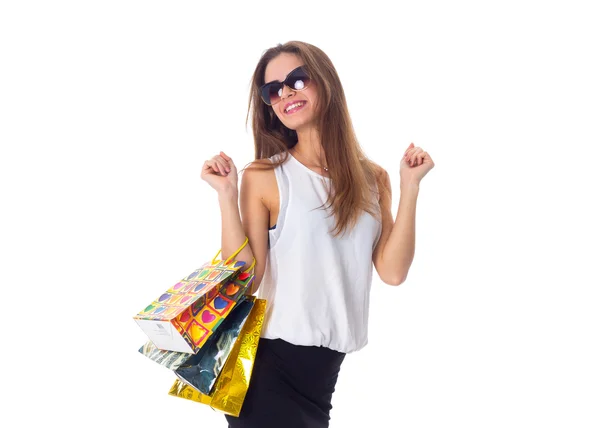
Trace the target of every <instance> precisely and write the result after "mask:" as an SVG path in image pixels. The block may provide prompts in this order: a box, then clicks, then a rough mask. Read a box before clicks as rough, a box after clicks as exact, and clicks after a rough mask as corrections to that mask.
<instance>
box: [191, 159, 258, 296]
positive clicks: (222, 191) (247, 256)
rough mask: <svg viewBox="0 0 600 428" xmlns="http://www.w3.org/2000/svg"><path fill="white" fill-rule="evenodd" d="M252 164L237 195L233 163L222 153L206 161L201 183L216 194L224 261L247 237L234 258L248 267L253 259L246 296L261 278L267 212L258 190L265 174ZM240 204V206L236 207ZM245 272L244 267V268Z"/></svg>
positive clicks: (236, 175) (245, 172)
mask: <svg viewBox="0 0 600 428" xmlns="http://www.w3.org/2000/svg"><path fill="white" fill-rule="evenodd" d="M259 163H261V161H256V162H254V163H253V164H252V165H251V166H250V167H249V168H247V169H246V170H245V171H244V173H243V175H242V184H241V189H240V190H239V192H238V185H237V182H238V174H237V168H236V167H235V164H234V163H233V160H232V159H231V158H230V157H228V156H227V155H225V154H224V153H223V152H221V153H220V155H218V156H215V157H213V158H212V159H211V160H209V161H207V162H205V166H204V168H203V171H202V178H203V180H205V181H207V182H208V183H209V184H210V185H211V186H212V187H213V188H214V189H215V190H217V192H218V197H219V208H220V210H221V254H222V259H227V258H228V257H230V256H231V255H232V254H234V253H235V251H236V250H237V249H238V248H240V247H241V246H242V245H243V244H244V242H245V240H246V237H248V245H246V246H245V247H244V249H243V250H242V251H241V252H240V253H239V254H238V255H237V256H236V257H235V260H238V261H243V262H245V263H246V265H245V269H247V268H249V267H250V266H251V264H252V262H253V260H254V259H256V265H255V267H254V275H255V277H254V282H253V284H252V288H251V289H250V290H248V291H247V292H246V294H254V293H255V292H256V290H257V289H258V286H259V284H260V282H261V281H262V277H263V275H264V270H265V264H266V258H267V244H268V229H269V211H268V209H267V208H266V206H265V205H264V204H263V198H262V194H261V189H262V188H263V187H264V183H263V180H264V179H265V171H263V170H261V169H257V168H256V165H257V164H259ZM238 201H239V205H238ZM243 269H244V268H243Z"/></svg>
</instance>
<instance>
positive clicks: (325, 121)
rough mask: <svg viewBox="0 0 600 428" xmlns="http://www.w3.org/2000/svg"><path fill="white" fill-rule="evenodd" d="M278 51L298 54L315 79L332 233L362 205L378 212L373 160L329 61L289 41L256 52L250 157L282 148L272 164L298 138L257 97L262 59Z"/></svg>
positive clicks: (304, 45) (250, 109)
mask: <svg viewBox="0 0 600 428" xmlns="http://www.w3.org/2000/svg"><path fill="white" fill-rule="evenodd" d="M282 53H291V54H295V55H297V56H298V57H299V58H300V59H301V60H302V61H303V63H304V68H305V70H306V71H307V72H308V74H309V76H310V77H311V82H312V84H315V85H316V90H317V106H315V115H316V116H315V117H316V118H317V119H316V127H317V132H318V135H319V136H320V139H321V144H322V146H323V152H324V155H325V160H326V165H327V166H328V172H329V174H330V177H331V182H332V185H333V190H334V191H333V192H332V189H330V190H329V197H328V199H327V202H326V204H327V209H329V208H331V209H332V212H333V214H334V215H335V219H336V222H335V229H334V231H333V232H334V236H338V235H339V234H340V233H343V232H345V231H346V230H347V229H352V228H353V227H354V226H355V225H356V222H357V221H358V218H359V216H360V215H361V214H362V212H363V211H366V212H368V213H370V214H371V215H373V216H375V217H376V218H379V217H378V211H377V202H374V197H373V192H374V190H373V187H372V186H371V183H376V182H377V178H378V177H377V174H376V165H375V164H374V163H373V162H372V161H370V160H369V159H368V158H367V157H366V156H365V154H364V152H363V151H362V149H361V147H360V145H359V143H358V140H357V138H356V134H355V133H354V128H353V127H352V121H351V120H350V113H349V112H348V107H347V105H346V97H345V95H344V90H343V88H342V84H341V82H340V78H339V77H338V74H337V72H336V70H335V68H334V66H333V63H332V62H331V60H330V59H329V57H328V56H327V55H326V54H325V52H323V51H322V50H321V49H319V48H317V47H316V46H313V45H311V44H309V43H304V42H299V41H290V42H287V43H285V44H283V45H282V44H278V45H277V46H275V47H272V48H270V49H267V50H266V51H265V52H264V53H263V55H262V56H261V58H260V60H259V62H258V64H257V66H256V69H255V70H254V75H253V76H252V81H251V86H252V87H251V90H250V98H249V101H248V114H247V116H246V126H247V125H248V118H249V117H250V114H252V131H253V134H254V146H255V159H266V158H269V157H271V156H273V155H275V154H278V153H282V152H285V156H284V157H283V159H281V160H280V162H278V163H275V164H273V168H275V167H277V166H279V165H281V164H282V163H283V162H285V161H286V160H287V158H288V156H289V152H288V150H289V149H291V148H292V147H294V146H295V145H296V143H297V142H298V136H297V134H296V131H294V130H292V129H289V128H287V127H285V126H284V125H283V124H282V123H281V121H280V120H279V118H278V117H277V115H276V114H275V112H274V111H273V109H272V108H271V107H270V106H267V105H266V104H265V103H263V101H262V100H261V98H260V87H261V86H262V85H263V84H264V83H265V82H264V77H265V69H266V68H267V64H268V63H269V62H270V61H271V60H272V59H274V58H275V57H277V56H278V55H280V54H282ZM375 191H376V190H375ZM375 201H376V199H375Z"/></svg>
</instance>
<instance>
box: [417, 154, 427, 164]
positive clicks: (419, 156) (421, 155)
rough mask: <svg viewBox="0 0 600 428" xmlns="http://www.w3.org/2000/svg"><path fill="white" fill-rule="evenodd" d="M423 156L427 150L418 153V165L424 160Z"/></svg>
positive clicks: (425, 155)
mask: <svg viewBox="0 0 600 428" xmlns="http://www.w3.org/2000/svg"><path fill="white" fill-rule="evenodd" d="M425 157H427V152H421V153H419V154H418V156H417V159H418V164H419V165H423V162H425Z"/></svg>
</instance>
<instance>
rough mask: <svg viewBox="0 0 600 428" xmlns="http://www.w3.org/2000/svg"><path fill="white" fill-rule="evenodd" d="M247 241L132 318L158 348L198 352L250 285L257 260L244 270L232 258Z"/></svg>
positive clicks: (193, 274) (241, 264)
mask: <svg viewBox="0 0 600 428" xmlns="http://www.w3.org/2000/svg"><path fill="white" fill-rule="evenodd" d="M247 243H248V238H246V240H245V242H244V244H242V246H241V247H240V248H239V249H238V250H237V251H236V252H235V253H233V254H232V255H231V256H230V257H229V259H227V260H217V257H218V255H219V253H220V252H221V250H219V252H217V254H216V255H215V257H214V258H213V260H212V261H210V262H208V263H205V264H204V265H203V266H202V267H200V268H199V269H196V270H195V271H194V272H192V273H191V274H190V275H188V276H187V277H185V278H183V279H182V280H180V281H179V282H177V283H176V284H175V285H174V286H172V287H171V288H170V289H168V290H167V291H166V292H165V293H163V294H162V295H161V296H160V297H159V298H157V299H156V300H154V301H153V302H152V303H151V304H150V305H148V306H147V307H146V308H145V309H144V310H142V311H141V312H139V313H138V314H137V315H135V316H134V317H133V318H134V319H135V321H136V322H137V323H138V325H139V326H140V327H141V328H142V330H143V331H144V333H146V335H147V336H148V338H149V339H150V341H151V342H152V343H153V345H154V347H156V348H157V349H159V350H165V351H175V352H183V353H191V354H195V353H196V352H198V350H200V348H201V347H202V346H203V345H204V344H205V343H206V341H207V340H208V338H209V337H210V336H211V335H212V333H213V332H214V331H215V330H216V329H217V328H218V326H219V325H220V324H221V323H222V322H223V319H224V318H225V317H226V316H227V315H228V314H229V313H230V312H231V310H232V309H233V307H234V306H235V303H236V302H237V301H238V300H239V298H240V297H241V296H243V295H244V293H245V292H246V290H247V289H248V287H250V286H251V284H252V282H253V280H254V275H253V274H251V273H250V272H251V271H252V270H253V268H254V265H255V263H256V261H253V263H252V265H251V266H250V267H249V268H248V269H247V270H245V271H243V272H242V271H241V268H242V267H243V266H244V265H245V263H244V262H241V261H235V260H233V259H234V257H235V256H237V255H238V254H239V252H240V251H242V249H243V248H244V247H245V246H246V244H247Z"/></svg>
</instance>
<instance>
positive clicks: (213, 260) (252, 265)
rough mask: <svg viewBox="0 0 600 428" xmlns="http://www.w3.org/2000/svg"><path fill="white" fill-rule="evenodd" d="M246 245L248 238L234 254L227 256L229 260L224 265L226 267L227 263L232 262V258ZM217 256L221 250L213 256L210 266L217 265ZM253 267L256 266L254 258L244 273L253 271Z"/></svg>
mask: <svg viewBox="0 0 600 428" xmlns="http://www.w3.org/2000/svg"><path fill="white" fill-rule="evenodd" d="M247 244H248V237H247V236H246V240H245V241H244V243H243V244H242V246H241V247H240V248H238V249H237V250H236V252H235V253H233V254H232V255H231V256H229V258H228V259H227V260H226V261H225V264H226V265H228V264H229V263H231V261H232V260H233V258H234V257H235V256H237V255H238V254H239V253H240V252H241V251H242V250H243V249H244V247H246V245H247ZM219 254H221V250H219V251H218V252H217V254H216V255H215V257H214V258H213V259H212V264H213V265H214V264H216V263H217V257H219ZM254 266H256V258H254V257H253V258H252V264H251V265H250V267H249V268H248V269H246V270H245V271H244V272H250V271H251V270H252V269H254Z"/></svg>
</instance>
